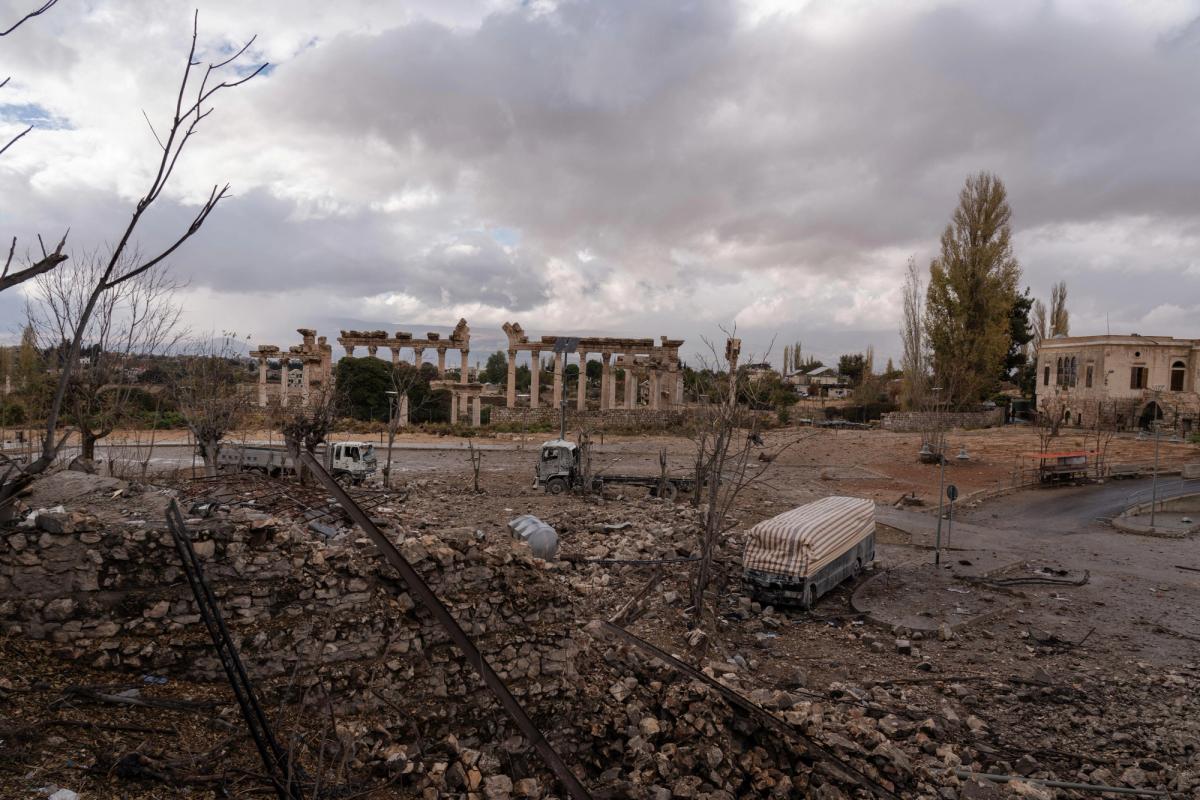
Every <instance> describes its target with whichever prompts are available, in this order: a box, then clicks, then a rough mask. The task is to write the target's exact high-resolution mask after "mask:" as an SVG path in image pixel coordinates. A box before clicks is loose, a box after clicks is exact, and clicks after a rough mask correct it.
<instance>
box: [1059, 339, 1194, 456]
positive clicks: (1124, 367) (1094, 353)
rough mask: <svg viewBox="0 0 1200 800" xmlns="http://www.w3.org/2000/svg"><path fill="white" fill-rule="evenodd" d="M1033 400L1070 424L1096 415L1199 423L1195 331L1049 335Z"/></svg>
mask: <svg viewBox="0 0 1200 800" xmlns="http://www.w3.org/2000/svg"><path fill="white" fill-rule="evenodd" d="M1037 407H1038V410H1039V411H1042V412H1043V413H1052V414H1054V415H1056V416H1060V417H1061V419H1062V421H1063V422H1065V423H1067V424H1068V425H1083V426H1085V427H1090V426H1092V425H1093V424H1094V423H1095V422H1096V421H1097V419H1099V420H1100V421H1101V422H1102V423H1106V424H1107V423H1115V424H1116V425H1117V426H1118V427H1125V428H1135V427H1136V428H1148V427H1150V426H1151V424H1152V423H1153V422H1154V421H1155V420H1163V423H1164V424H1166V425H1168V426H1171V427H1174V428H1176V429H1178V430H1179V432H1180V433H1182V434H1185V435H1187V434H1190V433H1192V432H1194V431H1196V430H1197V429H1200V339H1175V338H1173V337H1170V336H1139V335H1138V334H1136V333H1134V334H1130V335H1128V336H1122V335H1116V334H1113V335H1107V334H1106V335H1104V336H1062V335H1059V336H1054V337H1052V338H1049V339H1043V340H1042V343H1041V345H1040V346H1039V347H1038V358H1037Z"/></svg>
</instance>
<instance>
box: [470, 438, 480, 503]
mask: <svg viewBox="0 0 1200 800" xmlns="http://www.w3.org/2000/svg"><path fill="white" fill-rule="evenodd" d="M467 450H468V453H467V458H468V459H470V462H471V477H472V478H473V480H474V487H475V494H479V493H480V491H481V489H480V488H479V470H480V469H482V468H483V451H482V450H476V449H475V442H473V441H472V440H470V439H467Z"/></svg>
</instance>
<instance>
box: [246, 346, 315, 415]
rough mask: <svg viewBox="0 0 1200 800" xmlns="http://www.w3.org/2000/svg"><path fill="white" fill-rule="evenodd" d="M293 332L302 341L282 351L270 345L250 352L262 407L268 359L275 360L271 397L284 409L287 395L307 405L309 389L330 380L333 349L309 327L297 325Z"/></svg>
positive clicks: (265, 391)
mask: <svg viewBox="0 0 1200 800" xmlns="http://www.w3.org/2000/svg"><path fill="white" fill-rule="evenodd" d="M296 332H297V333H299V334H300V336H301V337H303V341H302V342H301V343H300V344H298V345H292V346H291V347H289V348H288V349H287V350H286V351H283V350H280V349H279V347H278V346H276V345H273V344H264V345H259V347H258V349H256V350H251V351H250V357H251V358H253V359H256V360H257V361H258V405H259V406H260V407H262V408H266V407H267V404H268V402H269V399H270V397H269V395H270V393H269V392H268V391H267V385H268V384H267V362H268V361H275V360H278V361H279V384H278V387H279V388H278V390H277V393H276V395H275V397H276V402H277V403H278V404H279V405H280V406H282V407H284V408H286V407H287V405H288V402H289V399H290V398H294V399H298V400H299V401H300V403H301V404H303V405H308V400H309V396H310V395H311V394H312V392H313V390H314V389H318V388H321V387H326V386H329V385H330V382H331V381H332V380H333V348H331V347H330V346H329V345H328V344H327V343H326V341H325V337H324V336H321V337H318V336H317V332H316V331H315V330H313V329H312V328H297V329H296ZM295 361H299V362H300V371H299V375H298V376H297V377H298V380H293V377H292V376H293V370H292V368H291V365H292V363H293V362H295Z"/></svg>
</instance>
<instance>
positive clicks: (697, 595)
mask: <svg viewBox="0 0 1200 800" xmlns="http://www.w3.org/2000/svg"><path fill="white" fill-rule="evenodd" d="M735 332H736V331H735ZM735 332H734V333H735ZM708 346H709V350H710V352H711V354H712V358H711V366H705V367H704V368H702V369H701V370H698V371H697V372H696V377H695V380H696V381H697V383H698V385H697V387H696V388H697V390H698V391H697V396H701V397H707V398H708V399H709V402H707V403H698V404H697V405H696V406H695V408H694V410H693V415H692V417H691V422H690V425H691V430H690V436H691V438H692V440H693V442H695V445H696V457H695V461H694V469H695V482H696V489H695V492H696V497H697V498H699V501H698V503H697V505H698V506H699V509H700V527H701V534H700V558H699V561H698V563H697V565H696V573H695V576H694V579H693V581H692V606H693V608H694V611H695V617H694V619H695V622H696V624H697V626H703V625H704V624H705V614H706V596H707V593H708V590H709V588H710V584H711V582H712V578H713V560H714V556H715V555H716V552H717V549H718V548H719V546H720V545H721V543H722V541H723V540H724V538H725V536H726V535H727V534H728V533H729V531H730V530H732V528H733V527H734V525H736V522H731V521H730V516H729V515H730V511H731V510H732V509H733V507H734V504H735V503H736V502H737V500H738V498H739V497H741V495H742V494H743V492H745V490H746V489H747V488H748V487H750V486H752V485H754V484H756V483H758V482H760V481H761V480H762V478H763V475H764V473H766V471H767V470H768V469H769V468H770V466H771V464H772V463H773V462H774V461H775V458H776V457H777V456H778V455H779V453H781V452H783V451H784V450H786V449H788V448H789V447H791V446H792V445H794V444H795V443H796V442H798V441H800V440H801V439H805V438H808V437H809V436H810V435H812V434H805V435H799V436H795V437H793V438H790V439H787V440H784V441H782V442H780V443H777V444H775V445H774V446H772V447H771V448H770V452H769V453H768V454H767V458H758V457H757V456H756V452H757V451H760V450H761V449H762V448H764V447H765V446H766V445H765V444H764V442H763V439H762V436H761V432H760V422H759V419H760V418H759V416H758V415H756V414H755V413H754V412H753V411H751V409H750V405H754V404H755V403H754V399H753V394H754V392H756V391H757V389H756V385H755V384H754V383H753V382H750V381H745V380H744V378H743V379H742V380H741V381H739V376H738V369H737V364H738V359H739V357H740V355H741V341H740V340H739V339H737V338H736V336H735V335H733V333H729V334H728V340H727V342H726V347H725V349H724V356H723V357H722V356H719V355H718V351H717V348H716V347H715V346H714V345H713V344H712V343H711V342H709V343H708ZM754 360H756V359H753V358H751V359H750V361H751V362H753V361H754ZM758 360H765V359H758ZM739 395H741V396H746V397H750V398H751V404H750V405H742V404H740V403H739V402H738V397H739Z"/></svg>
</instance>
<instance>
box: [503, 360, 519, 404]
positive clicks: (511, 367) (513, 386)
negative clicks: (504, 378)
mask: <svg viewBox="0 0 1200 800" xmlns="http://www.w3.org/2000/svg"><path fill="white" fill-rule="evenodd" d="M507 388H508V398H507V400H506V404H507V405H508V407H509V408H516V407H517V351H516V350H509V351H508V387H507Z"/></svg>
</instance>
